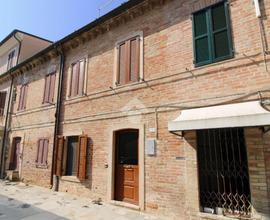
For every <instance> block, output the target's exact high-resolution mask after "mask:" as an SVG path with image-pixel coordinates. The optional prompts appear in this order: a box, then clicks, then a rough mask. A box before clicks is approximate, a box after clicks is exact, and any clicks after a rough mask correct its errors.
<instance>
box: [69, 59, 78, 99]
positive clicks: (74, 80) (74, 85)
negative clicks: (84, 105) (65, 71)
mask: <svg viewBox="0 0 270 220" xmlns="http://www.w3.org/2000/svg"><path fill="white" fill-rule="evenodd" d="M79 71H80V65H79V62H76V63H74V64H73V65H72V72H71V81H70V96H71V97H74V96H76V95H78V87H79Z"/></svg>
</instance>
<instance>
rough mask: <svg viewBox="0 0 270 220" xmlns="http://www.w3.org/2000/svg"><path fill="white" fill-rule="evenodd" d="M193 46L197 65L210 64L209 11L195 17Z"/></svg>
mask: <svg viewBox="0 0 270 220" xmlns="http://www.w3.org/2000/svg"><path fill="white" fill-rule="evenodd" d="M193 44H194V55H195V63H196V64H197V65H202V64H205V63H209V62H210V61H211V54H210V53H211V49H210V35H209V27H208V14H207V10H203V11H200V12H198V13H196V14H194V15H193Z"/></svg>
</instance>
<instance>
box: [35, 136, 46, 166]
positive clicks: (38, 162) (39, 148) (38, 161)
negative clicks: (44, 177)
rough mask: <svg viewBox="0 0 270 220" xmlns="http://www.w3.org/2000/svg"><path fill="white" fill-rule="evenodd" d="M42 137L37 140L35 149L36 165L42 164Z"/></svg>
mask: <svg viewBox="0 0 270 220" xmlns="http://www.w3.org/2000/svg"><path fill="white" fill-rule="evenodd" d="M43 142H44V140H43V139H40V140H39V141H38V149H37V160H36V162H37V165H42V154H43Z"/></svg>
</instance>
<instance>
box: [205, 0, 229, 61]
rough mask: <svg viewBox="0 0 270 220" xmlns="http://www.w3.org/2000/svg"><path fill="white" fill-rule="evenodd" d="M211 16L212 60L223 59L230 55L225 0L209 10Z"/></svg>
mask: <svg viewBox="0 0 270 220" xmlns="http://www.w3.org/2000/svg"><path fill="white" fill-rule="evenodd" d="M209 16H210V17H211V27H212V28H211V32H212V47H213V49H212V51H213V60H215V61H218V60H223V59H225V58H227V57H230V56H231V55H232V43H231V34H230V22H229V18H228V5H227V3H226V2H224V3H222V4H218V5H216V6H214V7H212V8H211V10H209Z"/></svg>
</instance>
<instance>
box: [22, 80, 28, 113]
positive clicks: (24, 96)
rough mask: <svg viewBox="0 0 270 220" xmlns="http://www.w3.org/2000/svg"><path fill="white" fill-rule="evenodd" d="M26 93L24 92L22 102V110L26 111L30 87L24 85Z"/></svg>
mask: <svg viewBox="0 0 270 220" xmlns="http://www.w3.org/2000/svg"><path fill="white" fill-rule="evenodd" d="M23 88H24V92H23V101H22V109H26V99H27V93H28V85H24V86H23Z"/></svg>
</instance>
